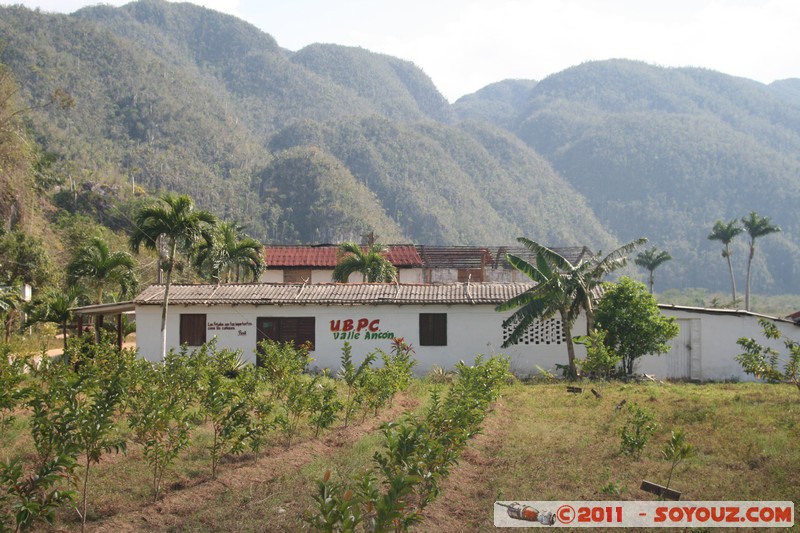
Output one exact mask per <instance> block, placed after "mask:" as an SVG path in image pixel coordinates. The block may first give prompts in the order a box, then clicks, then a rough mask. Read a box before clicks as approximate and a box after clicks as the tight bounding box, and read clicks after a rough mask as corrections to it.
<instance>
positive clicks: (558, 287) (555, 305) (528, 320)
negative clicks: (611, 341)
mask: <svg viewBox="0 0 800 533" xmlns="http://www.w3.org/2000/svg"><path fill="white" fill-rule="evenodd" d="M517 240H518V241H519V242H521V243H522V244H524V245H525V247H526V248H528V249H529V250H530V251H531V252H533V253H535V254H536V264H535V265H533V264H531V263H529V262H528V261H526V260H525V259H522V258H520V257H517V256H515V255H513V254H508V262H509V263H510V264H511V265H512V266H513V267H514V268H516V269H517V270H519V271H520V272H522V273H523V274H525V275H526V276H528V277H529V278H531V280H533V282H534V283H535V285H534V286H533V287H532V288H530V289H528V290H526V291H525V292H523V293H521V294H519V295H518V296H515V297H513V298H511V299H509V300H508V301H507V302H504V303H502V304H500V305H498V306H497V307H496V308H495V309H496V310H497V311H508V310H510V309H515V308H517V310H516V311H515V312H514V314H512V315H511V316H510V317H508V318H507V319H505V320H504V321H503V327H508V326H509V325H513V326H514V330H513V331H512V332H511V335H509V337H508V339H507V340H506V341H505V342H504V343H503V347H504V348H505V347H507V346H510V345H512V344H515V343H516V342H518V341H519V339H520V337H521V336H522V335H523V334H524V332H525V330H527V329H528V327H530V325H531V324H532V323H533V321H534V320H536V319H540V320H543V319H547V318H550V317H552V316H553V315H555V314H556V313H558V314H559V316H560V317H561V324H562V327H563V328H564V339H565V340H566V345H567V357H568V367H567V370H568V375H569V376H571V377H575V376H577V366H576V363H575V346H574V345H573V338H572V324H574V323H575V320H577V318H578V316H579V315H580V313H581V312H584V313H585V314H586V324H587V334H590V333H591V332H592V331H593V330H594V321H595V312H594V305H595V303H594V300H595V295H594V294H593V291H594V289H595V288H597V287H598V286H600V284H601V282H602V281H603V277H604V276H606V275H607V274H609V273H611V272H613V271H615V270H617V269H619V268H621V267H623V266H625V263H626V262H627V255H628V254H629V253H630V252H632V251H633V250H634V249H636V247H637V246H640V245H642V244H644V243H645V242H646V241H647V239H637V240H635V241H632V242H630V243H628V244H626V245H624V246H620V247H619V248H617V249H616V250H614V251H612V252H611V253H609V254H608V255H606V256H605V257H603V258H599V257H594V256H592V257H588V258H585V259H581V261H580V262H579V263H578V264H577V265H573V264H572V263H570V262H569V261H568V260H567V259H565V258H564V257H563V256H561V255H560V254H559V253H558V252H555V251H553V250H551V249H549V248H547V247H546V246H542V245H541V244H539V243H537V242H534V241H532V240H530V239H526V238H525V237H520V238H519V239H517ZM653 304H654V306H655V301H654V302H653ZM657 311H658V309H657V308H656V312H657Z"/></svg>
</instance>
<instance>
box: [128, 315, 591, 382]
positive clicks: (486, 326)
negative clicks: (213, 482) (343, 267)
mask: <svg viewBox="0 0 800 533" xmlns="http://www.w3.org/2000/svg"><path fill="white" fill-rule="evenodd" d="M181 313H206V322H207V324H208V328H209V329H208V330H207V332H206V338H207V340H211V338H212V337H213V336H215V335H216V337H217V339H218V346H223V347H229V348H233V349H239V350H241V351H242V353H243V355H244V358H245V359H247V360H248V361H253V362H254V361H255V353H254V350H255V345H256V318H257V317H269V316H278V317H283V316H314V317H315V318H316V320H315V328H316V331H315V335H316V345H315V350H314V351H313V352H312V354H311V355H312V356H313V357H314V359H315V362H314V363H313V364H312V366H318V367H320V368H325V367H328V368H331V369H332V370H334V371H335V370H337V369H338V368H339V366H340V365H339V360H340V357H341V350H342V346H343V345H344V342H345V340H347V341H348V342H350V344H351V346H352V347H353V357H354V359H356V360H358V361H360V360H362V359H363V357H364V356H365V355H366V354H367V353H369V352H371V351H374V350H375V349H378V348H380V349H382V350H384V351H387V352H388V351H389V348H390V346H391V338H392V337H403V338H404V339H405V341H406V342H407V343H409V344H411V345H412V346H413V348H414V350H415V358H416V359H417V362H418V363H417V367H416V372H417V373H418V374H424V373H426V372H428V371H429V370H430V368H431V367H432V366H433V365H438V366H441V367H444V368H447V369H450V368H452V367H453V366H454V365H455V364H456V363H457V362H458V361H460V360H464V361H465V362H468V363H469V362H472V361H473V360H474V357H475V355H477V354H485V355H486V356H491V355H496V354H504V355H508V356H511V366H512V369H513V370H515V371H516V372H517V373H519V374H530V373H537V370H536V366H535V365H538V366H540V367H542V368H544V369H548V370H553V371H554V370H555V365H556V363H558V364H566V362H567V348H566V345H565V344H564V343H561V344H550V345H533V344H529V345H517V346H514V347H511V348H508V349H503V348H501V344H502V342H503V337H502V327H501V323H502V321H503V319H504V318H505V317H506V316H508V315H507V314H501V313H497V312H495V311H494V306H493V305H451V306H447V305H425V306H422V305H404V306H398V305H364V306H310V305H309V306H291V305H283V306H277V305H262V306H258V307H256V306H253V305H238V306H221V305H220V306H209V307H204V306H182V305H181V306H176V305H173V306H170V308H169V314H168V328H167V345H168V347H177V345H178V341H179V324H180V318H179V315H180V314H181ZM420 313H447V346H420V341H419V314H420ZM136 317H137V344H138V349H139V353H140V355H142V356H143V357H145V358H147V359H148V360H152V361H155V360H158V359H159V358H160V342H161V338H160V335H159V332H160V328H161V308H160V307H159V306H156V305H146V306H138V307H137V308H136ZM360 319H367V321H368V323H371V324H374V326H373V327H374V328H377V329H378V332H380V333H384V334H387V338H385V339H369V340H367V339H366V338H365V336H366V331H361V332H359V336H358V338H349V339H344V338H335V334H334V333H335V332H333V331H331V321H337V320H338V321H342V322H344V321H345V320H352V321H353V324H354V330H355V329H356V328H357V325H358V323H359V320H360ZM375 320H377V321H378V322H374V321H375ZM585 328H586V326H585V321H583V320H579V321H578V322H577V324H576V325H575V326H574V331H576V332H582V331H584V330H585ZM353 333H355V331H353ZM388 334H391V335H388ZM575 348H576V353H577V357H579V358H580V357H585V352H584V351H583V347H582V346H579V345H576V346H575Z"/></svg>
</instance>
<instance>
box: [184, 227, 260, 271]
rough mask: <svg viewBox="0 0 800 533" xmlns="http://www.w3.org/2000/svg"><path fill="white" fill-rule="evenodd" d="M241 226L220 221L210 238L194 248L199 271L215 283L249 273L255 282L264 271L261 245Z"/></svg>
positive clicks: (196, 265)
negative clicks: (247, 234)
mask: <svg viewBox="0 0 800 533" xmlns="http://www.w3.org/2000/svg"><path fill="white" fill-rule="evenodd" d="M243 229H244V228H242V226H240V225H238V224H236V223H234V222H220V223H218V224H217V226H216V227H215V228H214V231H213V232H212V233H211V234H210V235H209V237H210V239H208V238H207V239H206V240H205V242H203V243H202V244H200V246H198V247H197V254H196V257H195V267H197V270H198V271H199V272H200V274H201V275H202V276H203V277H205V278H206V279H209V280H210V281H216V282H217V283H221V282H223V281H224V282H225V283H228V282H230V281H231V276H232V277H233V280H234V281H235V282H236V283H238V282H239V281H240V279H246V278H247V274H250V276H251V277H252V279H253V281H254V282H255V281H258V278H259V276H260V275H261V273H262V272H263V271H264V268H265V265H264V257H263V255H262V253H261V251H262V248H263V246H262V245H261V243H260V242H258V241H257V240H255V239H253V238H252V237H248V236H246V235H244V233H243Z"/></svg>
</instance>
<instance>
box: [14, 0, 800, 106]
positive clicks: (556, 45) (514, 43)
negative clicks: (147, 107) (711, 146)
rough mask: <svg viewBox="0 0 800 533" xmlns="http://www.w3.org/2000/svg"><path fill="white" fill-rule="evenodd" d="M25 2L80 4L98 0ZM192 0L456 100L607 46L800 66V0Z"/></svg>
mask: <svg viewBox="0 0 800 533" xmlns="http://www.w3.org/2000/svg"><path fill="white" fill-rule="evenodd" d="M0 3H2V4H10V3H20V2H19V1H18V0H15V1H14V2H8V1H7V0H0ZM21 3H22V4H24V5H26V6H29V7H39V8H41V9H42V10H43V11H57V12H62V13H69V12H72V11H75V10H76V9H78V8H80V7H82V6H85V5H91V4H94V3H97V2H93V1H85V0H23V1H22V2H21ZM105 3H108V4H113V5H122V4H125V3H127V2H126V1H124V0H110V1H107V2H105ZM193 3H195V4H198V5H203V6H205V7H208V8H211V9H215V10H218V11H223V12H225V13H229V14H232V15H235V16H237V17H239V18H241V19H244V20H246V21H248V22H250V23H252V24H254V25H255V26H257V27H258V28H260V29H262V30H263V31H265V32H267V33H269V34H271V35H272V36H273V37H274V38H275V39H276V40H277V41H278V44H279V45H280V46H282V47H283V48H288V49H290V50H298V49H300V48H302V47H304V46H306V45H308V44H311V43H315V42H325V43H336V44H343V45H350V46H360V47H363V48H366V49H368V50H371V51H373V52H381V53H385V54H389V55H392V56H395V57H399V58H401V59H406V60H409V61H413V62H414V63H415V64H416V65H417V66H418V67H421V68H422V69H423V70H424V71H425V73H426V74H428V75H429V76H430V77H431V79H432V80H433V82H434V84H435V85H436V86H437V87H438V88H439V90H440V91H441V92H442V93H443V94H444V95H445V96H446V97H447V98H448V99H449V100H450V101H455V100H456V99H458V98H459V97H460V96H462V95H464V94H468V93H472V92H474V91H476V90H478V89H480V88H481V87H484V86H486V85H488V84H490V83H493V82H496V81H500V80H503V79H507V78H524V79H535V80H541V79H542V78H544V77H546V76H548V75H549V74H553V73H555V72H558V71H560V70H563V69H565V68H567V67H570V66H572V65H577V64H579V63H582V62H584V61H589V60H594V59H608V58H628V59H639V60H643V61H646V62H648V63H652V64H657V65H662V66H695V67H705V68H710V69H713V70H718V71H721V72H725V73H727V74H732V75H736V76H743V77H747V78H750V79H754V80H757V81H761V82H763V83H770V82H772V81H774V80H778V79H785V78H797V77H800V53H798V35H800V1H798V0H670V1H651V0H403V1H399V0H395V1H391V2H390V1H385V0H346V1H338V2H337V1H334V0H195V1H193Z"/></svg>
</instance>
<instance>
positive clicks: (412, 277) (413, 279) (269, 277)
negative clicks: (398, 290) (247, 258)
mask: <svg viewBox="0 0 800 533" xmlns="http://www.w3.org/2000/svg"><path fill="white" fill-rule="evenodd" d="M397 272H398V278H399V282H400V283H422V282H423V279H422V269H421V268H400V269H398V271H397ZM332 279H333V269H327V270H325V269H313V270H312V271H311V283H331V280H332ZM361 280H362V276H361V274H359V273H355V274H352V275H350V278H349V279H348V282H349V283H361ZM259 281H260V282H261V283H283V269H280V268H276V269H270V268H267V270H265V271H264V273H263V274H261V278H260V279H259Z"/></svg>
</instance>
